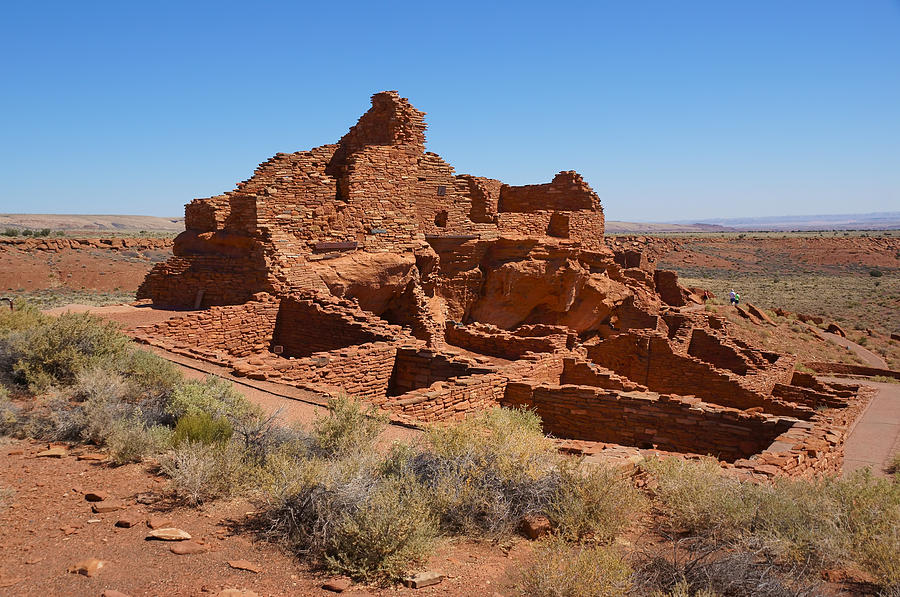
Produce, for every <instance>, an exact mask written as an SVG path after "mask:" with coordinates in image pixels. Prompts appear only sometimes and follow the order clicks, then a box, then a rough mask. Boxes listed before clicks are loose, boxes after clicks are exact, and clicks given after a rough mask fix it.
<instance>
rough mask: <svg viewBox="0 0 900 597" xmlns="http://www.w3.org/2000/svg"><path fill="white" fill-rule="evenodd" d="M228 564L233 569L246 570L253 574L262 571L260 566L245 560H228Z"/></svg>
mask: <svg viewBox="0 0 900 597" xmlns="http://www.w3.org/2000/svg"><path fill="white" fill-rule="evenodd" d="M228 565H229V566H231V567H232V568H234V569H235V570H246V571H247V572H252V573H254V574H259V573H260V572H262V568H260V567H259V566H257V565H256V564H254V563H253V562H249V561H247V560H228Z"/></svg>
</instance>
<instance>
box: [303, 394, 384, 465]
mask: <svg viewBox="0 0 900 597" xmlns="http://www.w3.org/2000/svg"><path fill="white" fill-rule="evenodd" d="M386 425H387V417H386V416H384V415H382V414H379V413H378V411H377V409H376V408H375V407H373V406H369V407H363V405H362V403H361V402H360V401H359V400H357V399H355V398H351V397H349V396H340V397H337V398H332V399H331V400H329V401H328V414H327V415H325V416H323V417H318V418H316V420H315V422H314V423H313V436H312V440H313V442H314V448H315V450H316V452H317V453H318V454H319V455H321V456H323V457H326V458H338V457H341V456H344V455H347V454H352V453H355V452H361V451H368V450H371V449H372V448H373V447H374V445H375V440H376V439H377V438H378V436H379V435H380V434H381V432H382V431H383V430H384V428H385V426H386Z"/></svg>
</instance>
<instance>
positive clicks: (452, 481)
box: [406, 408, 559, 538]
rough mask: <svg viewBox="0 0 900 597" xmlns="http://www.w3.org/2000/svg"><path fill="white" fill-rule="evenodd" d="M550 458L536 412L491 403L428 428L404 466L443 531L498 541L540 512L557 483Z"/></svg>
mask: <svg viewBox="0 0 900 597" xmlns="http://www.w3.org/2000/svg"><path fill="white" fill-rule="evenodd" d="M557 463H558V456H557V454H556V451H555V449H554V446H553V443H552V442H551V441H550V440H548V439H547V438H546V437H545V436H544V435H543V433H542V431H541V426H540V419H539V418H538V417H537V415H535V414H534V413H532V412H529V411H524V410H510V409H500V408H497V409H493V410H490V411H486V412H484V413H480V414H478V415H475V416H473V417H469V418H468V419H466V420H465V421H463V422H461V423H458V424H455V425H451V426H446V427H438V428H434V429H432V430H431V431H430V432H429V433H428V437H427V442H426V447H425V449H424V450H422V451H420V452H418V453H417V454H415V455H414V456H412V457H411V458H409V459H408V462H407V465H406V466H407V468H408V469H409V471H410V472H411V473H412V474H413V475H414V476H415V477H416V478H417V479H418V480H419V482H420V483H421V484H422V485H423V486H424V487H425V488H426V489H427V490H428V491H429V493H430V494H431V495H432V497H433V500H434V508H435V510H436V511H437V512H438V513H439V515H440V518H441V525H442V528H443V529H444V530H446V531H447V532H451V533H460V534H481V535H487V536H489V537H494V538H500V537H502V536H504V535H507V534H509V533H510V532H512V531H513V530H515V528H516V527H517V526H518V525H519V524H520V522H521V520H522V518H523V517H525V516H527V515H531V514H543V513H544V511H545V510H546V509H547V507H548V505H549V504H550V503H551V502H552V500H553V498H554V495H555V494H556V491H557V488H558V486H559V472H558V470H557Z"/></svg>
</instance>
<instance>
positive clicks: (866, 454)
mask: <svg viewBox="0 0 900 597" xmlns="http://www.w3.org/2000/svg"><path fill="white" fill-rule="evenodd" d="M865 383H866V384H868V385H871V386H874V387H876V388H878V394H876V395H875V397H874V398H872V402H870V403H869V406H868V408H866V410H865V412H863V414H862V416H861V417H860V419H859V421H858V422H857V423H856V426H855V427H854V428H853V431H852V432H851V433H850V436H849V437H848V438H847V441H846V442H845V443H844V474H845V475H846V474H849V473H851V472H853V471H855V470H858V469H862V468H866V467H869V468H870V469H871V470H872V473H873V474H875V475H878V476H883V475H885V474H886V472H885V468H886V467H887V464H888V462H889V461H890V458H891V456H893V455H894V454H896V453H898V452H900V384H895V383H876V382H865Z"/></svg>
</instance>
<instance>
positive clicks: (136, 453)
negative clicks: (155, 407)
mask: <svg viewBox="0 0 900 597" xmlns="http://www.w3.org/2000/svg"><path fill="white" fill-rule="evenodd" d="M171 438H172V430H171V429H170V428H168V427H164V426H162V425H153V426H152V427H146V426H145V425H144V422H143V421H142V420H141V419H140V418H137V417H134V418H130V419H120V420H118V421H116V423H115V424H114V425H113V428H112V429H111V430H110V433H109V435H108V436H107V438H106V445H107V446H108V447H109V453H110V456H112V459H113V462H114V463H116V464H127V463H129V462H141V461H142V460H144V459H145V458H148V457H151V456H155V455H157V454H160V453H161V452H162V451H163V450H165V448H166V447H167V446H168V445H169V444H170V443H171V441H172V440H171Z"/></svg>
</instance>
